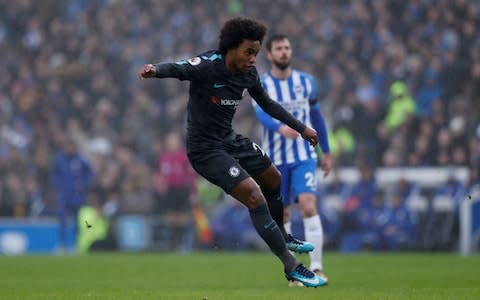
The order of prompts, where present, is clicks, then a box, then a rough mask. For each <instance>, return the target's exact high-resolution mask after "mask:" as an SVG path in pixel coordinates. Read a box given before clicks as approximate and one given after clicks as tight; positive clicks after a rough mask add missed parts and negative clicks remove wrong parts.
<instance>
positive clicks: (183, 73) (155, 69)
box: [139, 57, 203, 81]
mask: <svg viewBox="0 0 480 300" xmlns="http://www.w3.org/2000/svg"><path fill="white" fill-rule="evenodd" d="M202 62H203V61H202V59H201V58H200V57H194V58H190V59H188V60H181V61H178V62H176V63H159V64H146V65H144V66H143V69H142V70H141V71H140V74H139V75H140V78H141V79H145V78H152V77H157V78H177V79H180V80H190V81H194V80H200V79H201V78H202V77H201V71H200V68H201V65H202Z"/></svg>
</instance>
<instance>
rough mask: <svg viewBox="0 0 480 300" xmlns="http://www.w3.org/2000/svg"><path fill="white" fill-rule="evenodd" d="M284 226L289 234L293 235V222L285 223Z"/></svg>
mask: <svg viewBox="0 0 480 300" xmlns="http://www.w3.org/2000/svg"><path fill="white" fill-rule="evenodd" d="M283 226H284V227H285V231H286V232H287V233H288V234H292V222H288V223H284V224H283Z"/></svg>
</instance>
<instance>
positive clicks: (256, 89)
mask: <svg viewBox="0 0 480 300" xmlns="http://www.w3.org/2000/svg"><path fill="white" fill-rule="evenodd" d="M248 93H249V94H250V96H252V98H253V99H254V100H255V102H257V104H258V105H259V106H260V108H262V110H263V111H265V112H266V113H267V114H269V115H270V116H272V117H274V118H275V119H277V120H279V121H281V122H283V123H285V124H287V125H288V126H290V127H291V128H293V129H295V130H296V131H297V132H299V133H303V131H304V130H305V128H306V126H305V124H303V123H302V122H300V121H299V120H297V119H295V118H294V117H293V116H292V115H291V114H290V113H289V112H288V111H286V110H285V109H284V108H283V107H282V106H281V105H280V104H278V103H277V102H275V101H273V100H272V99H270V97H269V96H268V95H267V93H265V91H264V90H263V88H262V85H261V84H260V78H259V77H258V74H257V78H256V82H255V84H254V85H253V86H252V87H251V88H249V89H248Z"/></svg>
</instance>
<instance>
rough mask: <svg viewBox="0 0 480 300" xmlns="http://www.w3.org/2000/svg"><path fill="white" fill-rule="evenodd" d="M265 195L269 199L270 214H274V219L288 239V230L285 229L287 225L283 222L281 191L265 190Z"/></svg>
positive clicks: (284, 236)
mask: <svg viewBox="0 0 480 300" xmlns="http://www.w3.org/2000/svg"><path fill="white" fill-rule="evenodd" d="M263 195H264V196H265V198H266V199H267V204H268V209H269V210H270V214H271V215H272V219H274V220H275V222H276V223H277V225H278V228H279V229H280V232H281V233H282V235H283V238H284V239H285V240H287V238H288V235H287V231H286V230H285V226H284V224H283V201H282V196H281V195H280V194H279V193H269V192H266V191H263Z"/></svg>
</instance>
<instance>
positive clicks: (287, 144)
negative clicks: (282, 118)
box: [253, 70, 318, 165]
mask: <svg viewBox="0 0 480 300" xmlns="http://www.w3.org/2000/svg"><path fill="white" fill-rule="evenodd" d="M261 83H262V87H263V88H264V90H265V91H266V93H267V94H268V95H269V96H270V98H272V100H274V101H277V102H278V103H279V104H281V105H282V106H283V108H285V110H287V111H288V112H290V113H291V114H292V115H293V116H294V117H295V118H297V119H298V120H299V121H301V122H302V123H304V124H305V125H306V126H309V127H312V120H311V119H310V110H311V106H314V105H318V103H317V82H316V80H315V79H314V78H313V76H312V75H310V74H308V73H305V72H300V71H297V70H293V71H292V74H291V75H290V76H289V77H288V78H287V79H284V80H279V79H277V78H275V77H274V76H273V75H272V73H271V72H269V73H266V74H264V75H262V77H261ZM253 103H254V108H255V112H256V114H257V117H258V119H259V120H260V122H261V123H262V125H263V126H264V130H263V139H262V148H263V149H264V150H265V151H266V152H267V154H268V156H269V157H270V159H271V160H272V162H273V163H274V164H275V165H283V164H290V163H293V162H297V161H303V160H307V159H317V154H316V152H315V149H314V148H313V147H311V146H310V144H309V143H308V142H307V141H306V140H304V139H303V138H302V137H301V136H299V137H297V138H296V139H290V138H286V137H284V136H282V135H281V134H280V133H278V128H279V127H280V125H282V124H281V123H280V122H279V121H277V120H275V119H273V118H272V117H270V116H269V115H268V114H266V113H265V112H264V111H263V110H262V109H261V108H260V107H259V106H258V105H257V104H256V103H255V102H253ZM314 125H315V124H314Z"/></svg>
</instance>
